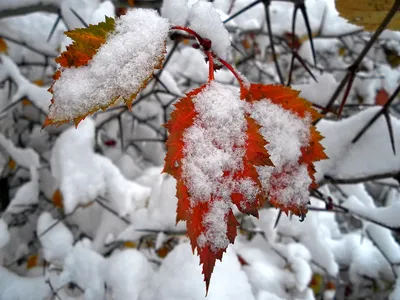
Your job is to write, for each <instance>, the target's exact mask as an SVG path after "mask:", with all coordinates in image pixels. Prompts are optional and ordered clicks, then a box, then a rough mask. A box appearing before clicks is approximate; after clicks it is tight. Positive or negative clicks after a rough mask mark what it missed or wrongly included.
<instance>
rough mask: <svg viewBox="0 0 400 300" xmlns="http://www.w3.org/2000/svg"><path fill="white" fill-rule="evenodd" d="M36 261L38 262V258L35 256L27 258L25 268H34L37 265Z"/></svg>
mask: <svg viewBox="0 0 400 300" xmlns="http://www.w3.org/2000/svg"><path fill="white" fill-rule="evenodd" d="M38 261H39V256H38V255H37V254H34V255H31V256H29V257H28V260H27V261H26V268H27V269H28V270H30V269H32V268H34V267H36V266H37V265H38Z"/></svg>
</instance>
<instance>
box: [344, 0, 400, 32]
mask: <svg viewBox="0 0 400 300" xmlns="http://www.w3.org/2000/svg"><path fill="white" fill-rule="evenodd" d="M393 3H394V0H336V9H337V11H338V12H339V15H340V16H341V17H343V18H345V19H346V20H347V21H349V23H351V24H354V25H358V26H362V27H364V29H365V30H367V31H375V30H376V29H377V28H378V26H379V25H380V24H381V23H382V21H383V19H384V18H385V16H386V15H387V13H388V11H389V10H390V8H391V7H392V6H393ZM387 29H391V30H400V14H398V13H397V14H396V15H395V16H394V17H393V19H392V20H391V22H390V23H389V25H388V26H387Z"/></svg>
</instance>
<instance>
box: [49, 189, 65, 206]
mask: <svg viewBox="0 0 400 300" xmlns="http://www.w3.org/2000/svg"><path fill="white" fill-rule="evenodd" d="M52 202H53V205H54V206H55V207H57V208H63V207H64V205H63V196H62V194H61V191H60V189H57V190H56V191H55V192H54V193H53V197H52Z"/></svg>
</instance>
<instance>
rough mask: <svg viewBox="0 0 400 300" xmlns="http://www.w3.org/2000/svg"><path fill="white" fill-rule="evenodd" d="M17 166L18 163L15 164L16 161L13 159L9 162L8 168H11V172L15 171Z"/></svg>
mask: <svg viewBox="0 0 400 300" xmlns="http://www.w3.org/2000/svg"><path fill="white" fill-rule="evenodd" d="M16 166H17V163H16V162H15V160H13V159H12V158H10V159H9V160H8V168H9V169H10V170H14V169H15V167H16Z"/></svg>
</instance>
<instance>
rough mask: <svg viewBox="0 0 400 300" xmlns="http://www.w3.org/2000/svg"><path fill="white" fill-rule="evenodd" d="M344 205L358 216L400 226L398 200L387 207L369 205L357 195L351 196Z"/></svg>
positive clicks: (396, 226)
mask: <svg viewBox="0 0 400 300" xmlns="http://www.w3.org/2000/svg"><path fill="white" fill-rule="evenodd" d="M342 206H343V207H345V208H347V209H348V210H349V211H350V212H352V213H354V214H356V215H357V216H360V217H364V218H367V219H368V220H371V221H376V222H379V223H381V224H385V225H386V226H389V227H391V228H398V227H400V220H399V218H398V215H399V212H400V202H398V201H397V202H395V203H392V204H391V205H389V206H386V207H367V206H365V205H364V204H363V203H362V202H361V201H360V200H359V199H358V198H357V197H355V196H350V197H349V198H348V199H347V200H346V202H344V203H343V205H342Z"/></svg>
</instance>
